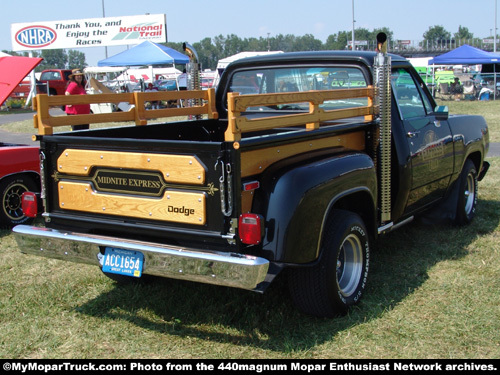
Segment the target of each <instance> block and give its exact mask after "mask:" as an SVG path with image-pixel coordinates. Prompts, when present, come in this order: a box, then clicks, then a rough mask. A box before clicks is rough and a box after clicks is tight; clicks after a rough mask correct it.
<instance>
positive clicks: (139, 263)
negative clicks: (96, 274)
mask: <svg viewBox="0 0 500 375" xmlns="http://www.w3.org/2000/svg"><path fill="white" fill-rule="evenodd" d="M143 266H144V255H143V254H142V253H140V252H139V251H133V250H124V249H115V248H113V247H106V249H105V251H104V259H103V263H102V270H103V272H108V273H116V274H118V275H126V276H131V277H141V275H142V268H143Z"/></svg>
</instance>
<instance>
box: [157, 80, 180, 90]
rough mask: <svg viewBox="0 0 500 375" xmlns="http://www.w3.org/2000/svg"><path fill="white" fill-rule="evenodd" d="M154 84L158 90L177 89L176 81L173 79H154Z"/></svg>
mask: <svg viewBox="0 0 500 375" xmlns="http://www.w3.org/2000/svg"><path fill="white" fill-rule="evenodd" d="M155 86H156V87H157V88H158V91H175V90H177V82H175V79H166V80H160V81H156V83H155Z"/></svg>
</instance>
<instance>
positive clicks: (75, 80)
mask: <svg viewBox="0 0 500 375" xmlns="http://www.w3.org/2000/svg"><path fill="white" fill-rule="evenodd" d="M65 94H66V95H87V92H86V91H85V79H84V75H83V73H82V71H81V70H80V69H73V71H72V73H71V75H70V76H69V83H68V87H67V88H66V92H65ZM89 113H90V104H75V105H67V106H66V114H68V115H88V114H89ZM88 128H89V125H88V124H86V125H73V126H71V129H72V130H85V129H88Z"/></svg>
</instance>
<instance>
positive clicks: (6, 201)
mask: <svg viewBox="0 0 500 375" xmlns="http://www.w3.org/2000/svg"><path fill="white" fill-rule="evenodd" d="M25 191H32V192H38V191H40V188H39V187H37V184H36V183H35V181H34V180H33V178H31V177H30V176H28V175H17V176H9V177H6V178H4V179H3V180H2V181H0V199H1V207H0V226H2V227H12V226H14V225H18V224H26V223H29V222H31V221H32V220H33V219H32V218H29V217H27V216H26V215H24V213H23V208H22V194H23V193H24V192H25Z"/></svg>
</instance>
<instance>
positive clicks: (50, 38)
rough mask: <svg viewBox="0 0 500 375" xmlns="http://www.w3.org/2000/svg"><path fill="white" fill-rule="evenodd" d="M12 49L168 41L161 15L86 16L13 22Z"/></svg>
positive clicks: (104, 45)
mask: <svg viewBox="0 0 500 375" xmlns="http://www.w3.org/2000/svg"><path fill="white" fill-rule="evenodd" d="M11 38H12V50H13V51H29V50H39V49H59V48H82V47H106V46H117V45H125V44H139V43H141V42H143V41H145V40H150V41H152V42H155V43H165V42H166V41H167V28H166V19H165V15H164V14H150V15H142V16H126V17H108V18H89V19H82V20H66V21H50V22H36V23H14V24H12V25H11Z"/></svg>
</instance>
